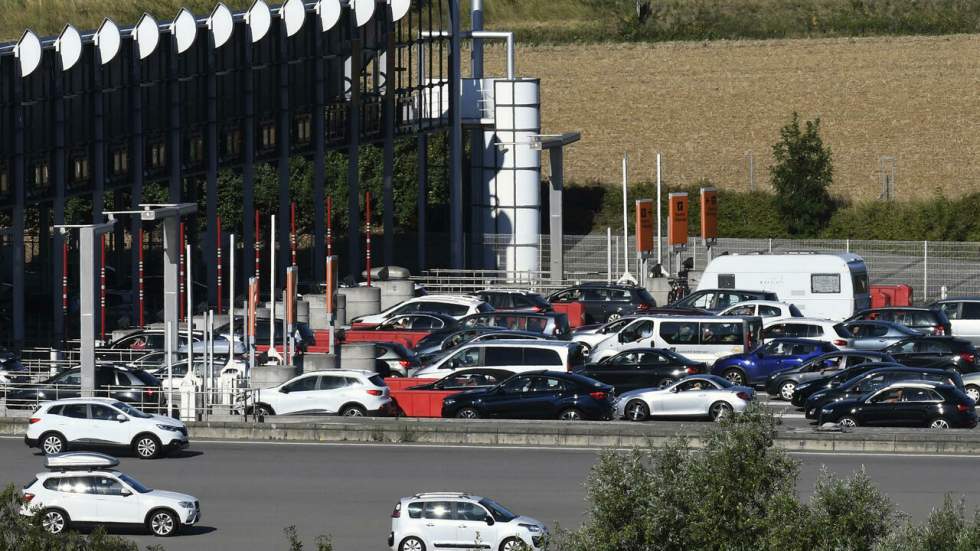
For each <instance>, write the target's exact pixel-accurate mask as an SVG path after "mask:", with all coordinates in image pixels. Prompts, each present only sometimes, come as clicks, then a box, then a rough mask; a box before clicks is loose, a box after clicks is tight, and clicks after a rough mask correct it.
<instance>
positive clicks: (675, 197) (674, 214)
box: [667, 191, 687, 247]
mask: <svg viewBox="0 0 980 551" xmlns="http://www.w3.org/2000/svg"><path fill="white" fill-rule="evenodd" d="M667 204H668V210H667V244H668V245H670V246H671V247H679V246H687V192H683V191H678V192H674V193H671V194H670V195H669V196H668V199H667Z"/></svg>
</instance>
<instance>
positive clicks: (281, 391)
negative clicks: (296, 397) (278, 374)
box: [279, 388, 289, 394]
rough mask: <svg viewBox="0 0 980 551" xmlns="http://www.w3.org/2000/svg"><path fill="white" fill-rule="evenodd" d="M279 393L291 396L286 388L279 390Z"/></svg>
mask: <svg viewBox="0 0 980 551" xmlns="http://www.w3.org/2000/svg"><path fill="white" fill-rule="evenodd" d="M279 393H280V394H289V391H288V390H286V389H285V388H280V389H279Z"/></svg>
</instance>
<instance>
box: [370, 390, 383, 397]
mask: <svg viewBox="0 0 980 551" xmlns="http://www.w3.org/2000/svg"><path fill="white" fill-rule="evenodd" d="M367 393H368V394H370V395H371V396H381V395H382V394H384V391H383V390H369V391H367Z"/></svg>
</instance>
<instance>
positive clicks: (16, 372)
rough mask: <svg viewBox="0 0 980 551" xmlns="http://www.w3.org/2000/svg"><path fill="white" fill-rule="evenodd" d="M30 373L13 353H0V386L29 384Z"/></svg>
mask: <svg viewBox="0 0 980 551" xmlns="http://www.w3.org/2000/svg"><path fill="white" fill-rule="evenodd" d="M30 380H31V372H30V370H29V369H27V367H25V366H24V364H22V363H21V361H20V359H19V358H18V357H17V355H16V354H14V353H13V352H7V351H2V352H0V385H6V384H11V383H13V384H23V383H29V382H30Z"/></svg>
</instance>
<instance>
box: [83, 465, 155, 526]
mask: <svg viewBox="0 0 980 551" xmlns="http://www.w3.org/2000/svg"><path fill="white" fill-rule="evenodd" d="M91 484H92V490H93V491H94V500H95V509H96V512H97V514H98V516H99V520H100V521H102V522H106V523H125V524H140V523H142V522H143V518H142V514H143V511H142V508H141V507H140V506H139V500H140V497H139V493H138V492H134V491H132V490H131V489H130V488H127V487H125V486H124V485H123V484H122V482H120V481H119V480H117V479H116V478H115V477H110V476H106V475H97V476H93V477H92V482H91Z"/></svg>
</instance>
